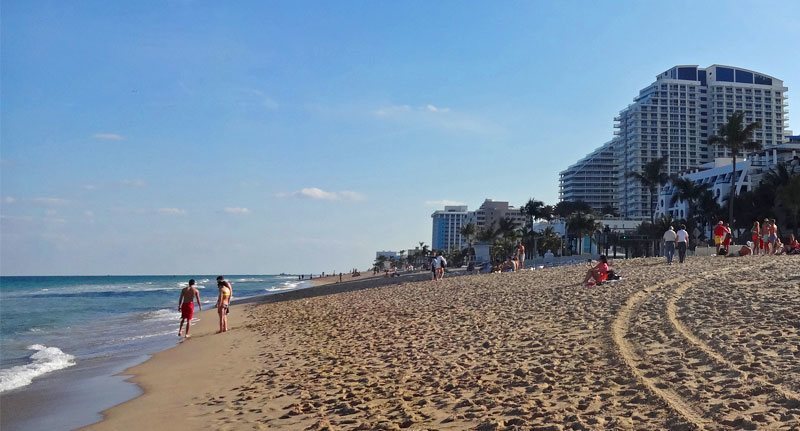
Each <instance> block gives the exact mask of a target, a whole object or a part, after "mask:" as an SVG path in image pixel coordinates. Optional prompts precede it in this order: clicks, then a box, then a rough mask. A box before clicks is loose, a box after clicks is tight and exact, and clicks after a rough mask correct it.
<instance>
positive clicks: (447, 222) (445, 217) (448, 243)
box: [431, 205, 468, 250]
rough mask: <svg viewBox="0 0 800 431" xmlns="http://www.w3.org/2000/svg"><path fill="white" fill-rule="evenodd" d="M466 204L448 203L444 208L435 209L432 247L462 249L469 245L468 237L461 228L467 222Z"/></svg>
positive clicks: (432, 216)
mask: <svg viewBox="0 0 800 431" xmlns="http://www.w3.org/2000/svg"><path fill="white" fill-rule="evenodd" d="M467 214H468V211H467V206H466V205H448V206H445V207H444V210H438V211H434V213H433V214H431V218H432V219H433V238H432V239H431V247H432V248H433V249H434V250H460V249H462V248H464V247H466V246H467V241H466V238H464V237H463V236H462V235H461V228H463V227H464V226H466V224H467Z"/></svg>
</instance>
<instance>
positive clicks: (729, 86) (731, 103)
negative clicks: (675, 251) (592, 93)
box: [561, 65, 788, 219]
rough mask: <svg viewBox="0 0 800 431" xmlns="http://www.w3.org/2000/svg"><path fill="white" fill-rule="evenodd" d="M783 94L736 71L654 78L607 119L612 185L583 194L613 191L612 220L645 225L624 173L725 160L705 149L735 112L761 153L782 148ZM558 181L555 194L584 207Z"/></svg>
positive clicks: (641, 202) (641, 205) (771, 83)
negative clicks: (654, 163)
mask: <svg viewBox="0 0 800 431" xmlns="http://www.w3.org/2000/svg"><path fill="white" fill-rule="evenodd" d="M787 90H788V89H787V88H786V87H784V86H783V81H781V80H779V79H776V78H773V77H771V76H768V75H765V74H762V73H759V72H754V71H752V70H747V69H742V68H739V67H731V66H720V65H712V66H709V67H706V68H699V67H698V66H688V65H687V66H675V67H673V68H671V69H669V70H667V71H666V72H664V73H662V74H660V75H658V76H657V77H656V81H655V82H653V83H652V84H650V85H648V86H647V87H645V88H644V89H642V90H641V91H640V92H639V96H638V97H636V98H635V99H634V103H633V104H631V105H629V106H628V107H627V108H625V109H624V110H622V111H621V112H620V113H619V115H618V116H617V117H616V118H614V121H615V125H614V127H615V128H616V129H617V130H615V131H614V135H615V136H614V139H613V140H612V141H611V143H610V145H609V144H605V145H604V146H603V147H604V148H608V147H610V148H611V149H613V152H614V160H615V163H616V164H617V166H616V169H615V175H616V178H605V179H597V180H596V181H598V182H595V183H592V184H591V188H592V189H593V190H596V189H598V188H606V186H616V196H615V198H616V199H615V201H616V202H615V204H616V205H615V206H617V207H618V208H619V212H620V215H621V216H622V217H624V218H628V219H648V218H650V199H649V196H648V191H647V189H645V188H643V187H642V186H641V184H640V183H639V182H638V181H636V180H635V179H634V178H631V177H629V176H628V175H626V173H627V172H640V171H641V170H642V167H643V166H644V165H645V164H646V163H647V162H649V161H651V160H653V159H657V158H660V157H663V156H666V157H667V172H668V173H669V174H675V173H678V172H681V171H685V170H688V169H691V168H696V167H698V166H700V165H701V164H703V163H707V162H712V161H713V160H714V158H715V157H725V156H727V155H728V154H726V153H727V151H724V150H721V149H719V148H717V147H716V146H709V145H708V137H709V136H711V135H714V134H716V132H717V131H718V130H719V126H720V125H721V124H724V123H725V122H726V121H727V120H728V117H730V115H731V114H733V113H734V112H735V111H744V112H745V121H746V122H748V123H750V122H753V121H756V120H758V121H760V122H761V124H762V127H761V129H758V130H757V131H756V133H755V136H754V138H755V140H757V141H760V142H761V143H762V145H763V146H764V148H765V149H767V148H770V147H773V146H775V145H778V144H781V143H783V142H784V141H785V140H786V139H787V138H786V135H787V133H786V127H787V119H786V106H787V105H786V96H785V94H784V93H786V91H787ZM565 172H567V171H565ZM561 180H562V184H561V188H562V190H564V191H566V190H570V189H572V190H573V192H572V193H571V196H572V199H570V200H577V199H582V200H585V201H590V200H591V199H590V196H589V195H587V196H585V197H583V196H581V194H580V193H577V192H575V187H573V186H572V184H570V183H569V181H571V179H570V178H568V179H567V180H568V181H566V183H565V177H564V175H563V173H562V178H561ZM590 191H592V190H588V189H587V193H588V192H590ZM562 199H566V193H563V194H562Z"/></svg>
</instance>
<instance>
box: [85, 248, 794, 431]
mask: <svg viewBox="0 0 800 431" xmlns="http://www.w3.org/2000/svg"><path fill="white" fill-rule="evenodd" d="M614 267H615V268H616V269H617V270H618V271H619V272H620V273H622V274H623V280H622V281H619V282H615V283H610V284H607V285H603V286H598V287H593V288H585V287H582V286H580V285H579V281H580V280H581V279H582V276H583V274H584V273H585V271H586V266H584V265H578V266H572V267H559V268H548V269H543V270H537V271H526V272H520V273H513V274H487V275H475V276H463V277H453V278H449V279H445V280H444V281H441V282H431V281H420V282H408V283H403V284H399V285H391V286H383V287H381V286H378V287H374V288H369V289H366V288H365V287H369V286H368V285H370V284H371V283H377V280H384V279H380V278H377V279H374V280H373V281H372V282H362V284H361V285H360V286H358V287H354V285H355V284H357V283H350V284H339V285H338V286H337V285H336V284H333V285H328V286H322V287H319V288H312V289H308V290H307V291H306V292H299V291H298V292H290V296H288V297H283V298H278V296H277V295H276V296H275V297H271V298H270V300H269V301H271V302H267V303H262V304H256V303H253V304H246V305H237V306H234V307H233V311H232V325H233V327H234V329H233V330H232V331H231V332H228V333H225V334H219V335H215V334H213V332H214V330H215V329H216V328H215V327H213V325H212V327H209V325H208V324H209V323H213V319H208V318H203V319H202V321H201V322H200V325H198V326H197V327H196V328H194V329H193V333H194V337H193V338H192V339H191V340H189V341H187V342H184V343H182V344H181V345H180V346H178V347H176V348H174V349H170V350H168V351H165V352H161V353H159V354H157V355H156V356H155V357H154V358H153V359H151V360H150V361H147V362H146V363H144V364H142V365H139V366H137V367H134V368H133V369H132V370H130V372H131V373H133V374H134V375H135V377H134V381H135V382H136V383H138V384H139V385H141V387H142V388H143V390H144V395H143V396H141V397H139V398H137V399H134V400H132V401H130V402H127V403H124V404H122V405H120V406H118V407H115V408H113V409H111V410H109V411H107V412H106V415H107V419H106V420H105V421H103V422H101V423H99V424H96V425H94V426H92V427H90V429H101V430H105V429H145V428H153V429H198V428H200V429H222V430H224V429H289V430H305V429H310V430H316V429H364V430H372V429H439V430H455V429H482V430H493V429H526V430H527V429H540V430H560V429H643V430H644V429H676V430H681V429H686V430H691V429H785V430H790V429H798V423H800V258H798V257H797V256H775V257H764V256H757V257H743V258H722V257H697V258H690V259H689V261H688V262H687V263H686V264H684V265H678V264H676V265H672V266H667V265H665V264H664V263H663V260H662V259H635V260H630V261H619V260H618V261H616V262H614ZM425 275H427V274H425ZM406 280H410V279H406ZM403 281H404V280H403ZM348 286H349V287H348ZM319 289H322V290H319ZM195 331H196V332H195Z"/></svg>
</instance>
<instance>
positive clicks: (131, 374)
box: [78, 269, 463, 430]
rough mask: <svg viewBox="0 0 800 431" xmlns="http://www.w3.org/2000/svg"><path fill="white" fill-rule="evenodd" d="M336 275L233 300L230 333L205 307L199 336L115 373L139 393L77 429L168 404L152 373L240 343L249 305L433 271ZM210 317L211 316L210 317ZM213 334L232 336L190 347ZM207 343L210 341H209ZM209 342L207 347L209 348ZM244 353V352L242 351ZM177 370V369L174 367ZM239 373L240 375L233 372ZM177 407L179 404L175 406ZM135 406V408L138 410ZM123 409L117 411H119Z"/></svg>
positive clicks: (132, 421)
mask: <svg viewBox="0 0 800 431" xmlns="http://www.w3.org/2000/svg"><path fill="white" fill-rule="evenodd" d="M462 272H463V271H461V270H460V269H456V270H453V271H451V276H457V275H460V274H461V273H462ZM338 278H339V277H338V275H337V276H335V277H334V276H328V277H322V278H317V279H312V280H302V281H303V282H307V283H309V284H310V286H308V287H304V288H300V289H295V290H291V291H286V292H278V293H272V294H265V295H257V296H251V297H247V298H244V299H241V300H234V302H233V303H232V306H231V315H230V316H229V317H228V318H229V324H230V325H231V330H230V331H229V333H226V334H218V333H216V331H215V329H216V325H217V320H216V319H217V316H216V314H212V313H215V310H213V309H211V310H204V311H202V312H200V313H198V317H203V318H202V319H201V320H200V321H199V322H198V324H197V325H195V326H193V330H192V333H193V334H194V333H195V331H201V332H200V333H199V334H198V335H197V336H194V335H193V336H192V337H191V338H190V339H189V340H185V341H181V342H180V343H179V344H177V345H174V346H170V347H168V348H166V349H164V350H161V351H158V352H155V353H153V354H151V355H148V357H147V358H145V359H144V360H142V361H141V362H138V363H136V364H134V365H132V366H130V367H127V368H126V369H125V370H123V371H121V372H119V373H117V374H116V376H119V377H120V378H122V379H124V382H126V383H128V384H130V385H132V386H135V387H136V388H137V391H138V393H137V394H136V395H135V396H134V397H131V398H128V399H126V400H124V401H122V402H120V403H118V404H116V405H114V406H112V407H110V408H107V409H105V410H103V411H101V412H98V413H99V414H100V416H101V419H100V420H98V421H95V422H93V423H89V424H84V425H82V426H81V427H79V428H78V429H81V430H93V429H119V428H120V426H119V425H114V426H112V427H111V428H105V425H104V424H105V423H106V422H107V421H121V422H122V423H123V424H124V426H122V428H129V427H134V426H135V425H136V424H137V418H136V415H134V416H133V417H132V418H131V417H130V416H129V414H128V413H127V412H128V411H130V410H129V408H128V405H129V404H133V403H137V401H138V402H144V403H154V404H157V405H164V404H165V403H166V404H169V402H170V401H169V400H170V396H169V394H167V396H166V398H165V397H163V396H162V395H157V394H152V392H151V391H153V390H154V388H155V387H157V386H158V382H159V381H161V379H160V378H157V379H151V378H150V377H149V375H150V374H151V373H152V374H159V375H160V374H161V370H160V369H161V368H162V366H163V365H162V364H163V363H181V362H187V361H191V360H192V359H191V358H193V357H195V356H197V355H200V354H201V355H204V356H206V357H207V356H214V355H215V354H222V353H223V352H224V351H226V350H232V349H233V348H234V347H233V346H234V345H236V344H241V342H242V341H244V340H246V339H247V337H248V336H251V335H253V334H252V333H250V332H248V329H249V328H248V326H247V325H244V326H243V325H242V320H241V316H242V315H243V314H246V313H247V312H248V309H250V308H252V307H257V306H259V305H263V304H269V303H278V302H285V301H295V300H300V299H308V298H315V297H319V296H327V295H333V294H337V293H344V292H353V291H358V290H363V289H371V288H376V287H382V286H391V285H397V284H403V283H409V282H417V281H426V280H430V273H429V272H428V271H417V272H412V273H406V274H402V275H401V276H400V277H389V278H386V277H383V275H381V274H376V275H367V276H361V277H360V278H352V277H350V279H349V280H348V279H346V278H343V281H342V282H339V281H338ZM209 317H210V318H209ZM211 335H215V336H221V337H228V336H229V335H231V336H230V337H229V339H227V340H225V341H223V342H221V343H217V344H216V345H214V348H213V349H211V350H201V351H198V350H199V349H197V348H196V347H195V348H191V347H190V345H192V344H196V343H195V342H196V340H198V339H203V341H206V340H205V339H206V338H207V337H209V336H211ZM206 344H208V343H206ZM207 347H208V346H206V347H205V348H204V349H207ZM181 348H183V349H184V350H183V351H180V352H177V351H178V350H179V349H181ZM240 354H241V353H240ZM201 365H202V366H204V367H206V368H213V367H214V365H213V364H212V363H210V362H208V361H204V362H203V363H202V364H201ZM171 371H177V370H171ZM217 371H220V372H224V370H217ZM190 374H191V376H189V377H188V378H189V379H197V380H196V381H206V382H207V381H208V380H207V379H208V377H204V376H202V375H201V374H202V371H200V372H198V374H194V373H193V372H192V373H190ZM234 377H238V376H234ZM229 378H231V376H229V375H225V378H224V379H220V380H219V381H221V382H224V381H227V380H228V379H229ZM216 381H217V380H214V379H212V382H216ZM176 407H178V406H176ZM135 410H136V408H135V407H134V408H133V411H135ZM120 411H122V412H124V413H118V412H120ZM171 417H172V416H171V413H170V412H169V411H166V412H165V416H164V417H163V420H165V421H166V420H169V419H170V418H171Z"/></svg>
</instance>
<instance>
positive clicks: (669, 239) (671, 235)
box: [663, 226, 678, 265]
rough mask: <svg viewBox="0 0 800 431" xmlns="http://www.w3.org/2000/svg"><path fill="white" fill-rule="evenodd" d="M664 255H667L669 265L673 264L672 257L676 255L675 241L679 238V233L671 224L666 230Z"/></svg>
mask: <svg viewBox="0 0 800 431" xmlns="http://www.w3.org/2000/svg"><path fill="white" fill-rule="evenodd" d="M663 239H664V255H665V256H666V257H667V265H672V259H673V257H675V242H676V241H677V240H678V234H676V233H675V228H674V227H672V226H670V227H669V229H667V231H666V232H664V236H663Z"/></svg>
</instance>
